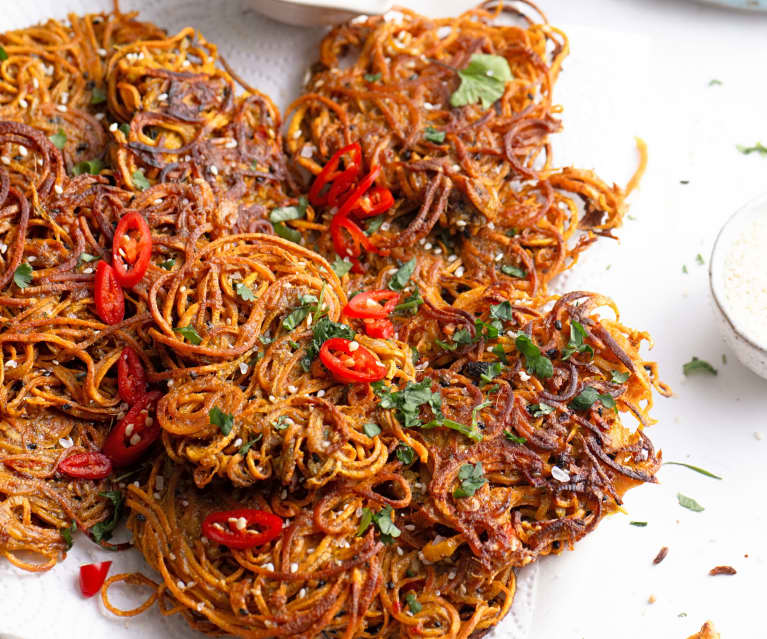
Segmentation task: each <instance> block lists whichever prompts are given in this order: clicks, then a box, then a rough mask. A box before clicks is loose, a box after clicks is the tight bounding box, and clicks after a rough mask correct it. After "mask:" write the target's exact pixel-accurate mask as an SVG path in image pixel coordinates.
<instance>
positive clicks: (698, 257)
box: [695, 253, 706, 266]
mask: <svg viewBox="0 0 767 639" xmlns="http://www.w3.org/2000/svg"><path fill="white" fill-rule="evenodd" d="M695 261H696V262H697V263H698V264H699V265H700V266H703V265H704V264H705V263H706V260H704V259H703V256H702V255H701V254H700V253H698V254H697V255H696V256H695Z"/></svg>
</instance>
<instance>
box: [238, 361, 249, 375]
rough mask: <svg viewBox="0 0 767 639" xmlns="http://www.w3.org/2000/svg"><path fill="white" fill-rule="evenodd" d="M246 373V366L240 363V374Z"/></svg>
mask: <svg viewBox="0 0 767 639" xmlns="http://www.w3.org/2000/svg"><path fill="white" fill-rule="evenodd" d="M247 372H248V365H247V364H246V363H245V362H240V373H242V374H243V375H244V374H245V373H247Z"/></svg>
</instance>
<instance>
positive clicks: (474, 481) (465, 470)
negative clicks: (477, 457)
mask: <svg viewBox="0 0 767 639" xmlns="http://www.w3.org/2000/svg"><path fill="white" fill-rule="evenodd" d="M458 481H459V483H460V486H459V487H458V488H456V489H455V490H454V491H453V497H457V498H458V499H463V498H464V497H473V496H474V493H476V492H477V490H479V489H480V488H481V487H482V486H484V485H485V484H486V483H487V479H485V473H484V471H483V470H482V462H477V464H476V465H475V466H472V465H471V464H464V465H463V466H461V468H460V470H459V471H458Z"/></svg>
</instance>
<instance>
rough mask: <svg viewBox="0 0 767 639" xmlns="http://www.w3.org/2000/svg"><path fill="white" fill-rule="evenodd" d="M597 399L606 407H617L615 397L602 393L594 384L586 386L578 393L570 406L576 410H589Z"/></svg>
mask: <svg viewBox="0 0 767 639" xmlns="http://www.w3.org/2000/svg"><path fill="white" fill-rule="evenodd" d="M597 401H598V402H601V404H602V406H604V407H605V408H616V405H615V399H613V397H612V396H611V395H607V394H605V393H600V392H599V391H598V390H597V389H596V388H594V387H593V386H586V387H585V388H584V389H583V390H582V391H581V392H580V393H578V395H576V397H575V398H574V399H573V401H571V402H570V407H571V408H573V409H575V410H588V409H589V408H591V406H592V404H593V403H594V402H597Z"/></svg>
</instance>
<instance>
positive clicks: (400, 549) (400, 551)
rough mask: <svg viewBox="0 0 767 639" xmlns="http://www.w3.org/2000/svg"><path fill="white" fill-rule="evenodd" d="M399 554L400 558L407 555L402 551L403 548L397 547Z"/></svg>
mask: <svg viewBox="0 0 767 639" xmlns="http://www.w3.org/2000/svg"><path fill="white" fill-rule="evenodd" d="M397 554H398V555H399V556H400V557H402V555H404V554H405V551H404V550H402V548H401V547H399V546H397Z"/></svg>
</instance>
